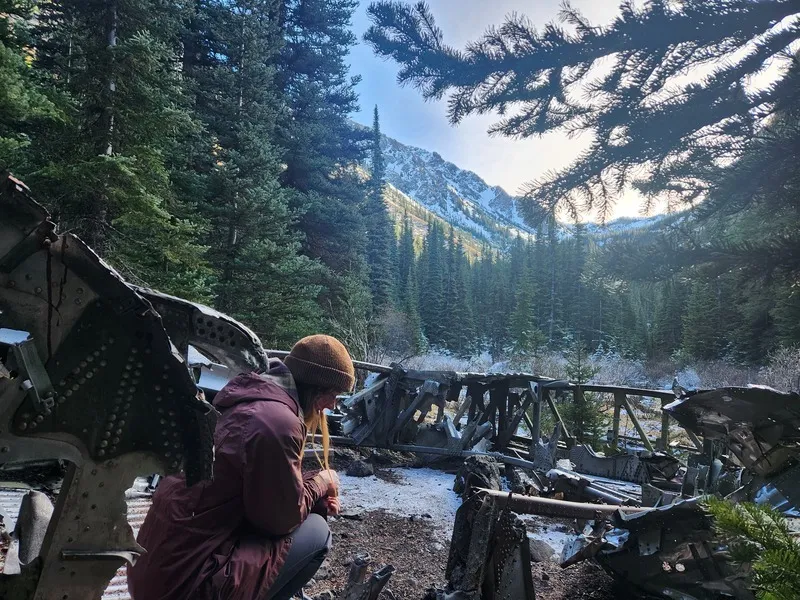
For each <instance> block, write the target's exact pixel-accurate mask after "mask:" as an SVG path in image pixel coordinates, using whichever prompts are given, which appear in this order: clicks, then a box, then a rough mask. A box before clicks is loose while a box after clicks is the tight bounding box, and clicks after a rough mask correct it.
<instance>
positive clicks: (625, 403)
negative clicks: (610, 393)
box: [622, 397, 656, 452]
mask: <svg viewBox="0 0 800 600" xmlns="http://www.w3.org/2000/svg"><path fill="white" fill-rule="evenodd" d="M622 406H623V407H625V411H626V412H627V413H628V416H629V417H630V418H631V421H632V422H633V426H634V427H635V428H636V431H637V432H638V433H639V437H640V438H641V440H642V444H644V447H645V448H647V449H648V450H649V451H650V452H655V451H656V450H655V448H653V444H651V443H650V440H649V439H648V438H647V434H646V433H645V431H644V428H643V427H642V424H641V423H640V422H639V419H638V418H637V417H636V415H635V414H634V412H633V407H632V406H631V403H630V402H628V398H627V397H625V398H623V400H622Z"/></svg>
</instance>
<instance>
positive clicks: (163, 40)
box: [0, 0, 370, 346]
mask: <svg viewBox="0 0 800 600" xmlns="http://www.w3.org/2000/svg"><path fill="white" fill-rule="evenodd" d="M356 4H357V3H356V2H355V1H353V0H338V1H335V2H330V1H327V0H303V1H302V2H300V1H296V2H293V1H284V0H197V1H195V2H178V1H167V2H164V1H161V0H89V1H84V0H81V1H78V0H59V1H51V0H4V1H3V2H2V4H0V169H2V170H10V171H12V172H13V173H14V174H15V175H17V176H18V177H21V178H22V179H24V180H25V181H26V183H28V184H29V185H30V186H31V188H32V190H33V192H34V194H35V195H36V197H37V198H38V199H39V200H40V201H42V202H43V203H44V204H45V205H46V206H47V207H48V208H49V209H50V210H51V211H52V213H53V215H54V219H55V220H56V221H57V223H58V225H59V227H60V228H61V229H62V230H68V231H72V232H74V233H76V234H78V235H79V236H80V237H81V238H83V239H84V240H85V241H86V242H87V243H88V244H89V245H91V246H92V248H94V249H95V250H96V251H98V252H99V253H100V254H101V255H102V256H103V257H104V258H106V259H107V260H108V261H109V262H111V264H113V265H114V266H115V267H116V268H117V269H118V270H120V272H121V273H122V274H123V275H124V276H125V277H126V278H127V279H129V280H132V281H133V282H135V283H139V284H144V285H150V286H153V287H156V288H159V289H161V290H163V291H166V292H170V293H175V294H179V295H181V296H185V297H188V298H191V299H194V300H201V301H205V302H210V303H213V304H214V305H215V306H216V307H218V308H220V309H221V310H223V311H226V312H228V313H230V314H232V315H234V316H236V317H238V318H241V319H243V320H244V321H246V322H247V323H248V324H249V325H251V326H252V327H253V328H254V329H256V330H257V331H258V332H259V333H260V334H261V335H262V336H263V339H264V341H265V343H267V344H269V345H273V344H275V345H281V346H286V345H288V344H290V343H292V342H293V341H294V340H295V339H296V338H297V337H298V336H300V335H302V334H305V333H311V332H313V331H318V330H321V329H324V328H325V327H326V322H327V321H326V316H327V317H333V316H335V313H336V311H337V310H340V309H341V307H342V306H344V305H346V304H347V305H349V304H352V303H353V301H354V299H356V298H358V299H359V310H360V311H361V313H363V314H366V313H368V312H369V310H370V300H369V293H368V292H367V293H366V294H364V293H363V292H364V291H366V290H368V287H369V285H368V280H367V267H366V263H365V260H364V257H363V255H364V247H365V240H366V236H367V231H366V223H365V221H364V219H363V218H362V216H361V211H362V208H363V205H364V202H365V199H366V197H367V191H368V189H367V185H366V184H365V182H364V181H363V178H362V176H361V175H360V174H359V170H358V169H357V166H358V164H359V163H360V162H361V161H362V159H363V158H364V156H365V153H366V151H367V149H368V147H369V142H368V139H367V137H366V136H365V135H364V134H363V133H362V132H361V131H360V130H358V129H356V128H355V127H353V125H352V123H351V122H350V121H349V116H350V114H351V113H352V112H353V111H354V110H355V109H356V108H357V107H356V101H357V97H356V94H355V91H354V86H355V84H356V83H357V80H353V79H351V78H350V77H349V76H348V74H347V65H346V64H345V58H346V55H347V52H348V51H349V48H350V46H352V45H353V43H354V42H355V37H354V35H353V33H352V32H351V31H350V18H351V16H352V13H353V10H354V9H355V7H356ZM334 221H336V222H337V223H338V224H339V225H341V226H340V227H335V228H334V227H330V223H331V222H334ZM365 298H366V299H365Z"/></svg>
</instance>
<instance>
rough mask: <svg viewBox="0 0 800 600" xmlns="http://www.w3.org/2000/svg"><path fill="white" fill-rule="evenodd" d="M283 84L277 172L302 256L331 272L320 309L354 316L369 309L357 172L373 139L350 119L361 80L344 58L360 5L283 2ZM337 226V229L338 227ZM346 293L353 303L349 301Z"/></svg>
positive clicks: (362, 191) (329, 0)
mask: <svg viewBox="0 0 800 600" xmlns="http://www.w3.org/2000/svg"><path fill="white" fill-rule="evenodd" d="M283 4H284V10H283V13H282V24H283V30H284V39H285V43H284V45H283V50H282V51H281V54H280V64H279V70H278V74H279V82H280V88H281V90H282V93H283V99H284V102H285V103H286V106H287V114H286V117H285V118H284V119H282V120H281V122H280V123H279V126H278V128H277V131H276V133H277V142H278V143H279V144H280V146H281V147H282V148H283V149H284V153H283V162H284V164H285V168H284V169H283V170H282V171H281V173H280V182H281V185H282V187H283V188H284V189H285V190H286V191H287V192H288V194H289V196H288V198H289V199H290V206H291V207H292V208H293V209H294V210H296V211H297V212H298V214H299V215H300V218H299V222H298V225H299V227H300V230H301V231H302V232H303V234H304V235H305V239H304V241H303V252H304V253H305V254H306V255H307V256H309V257H311V258H314V259H319V260H320V261H321V263H322V264H323V265H324V266H325V267H326V272H325V278H324V280H323V283H324V289H323V290H322V297H321V301H322V305H323V306H324V307H325V308H326V310H328V311H333V312H334V313H336V311H337V310H338V307H340V306H341V307H343V308H346V310H348V311H349V310H351V309H352V306H353V301H352V300H354V298H355V297H357V298H359V299H362V300H359V305H360V306H361V310H362V311H364V313H365V314H367V313H368V312H369V311H370V310H371V306H370V305H369V303H365V302H364V301H363V298H364V296H363V294H361V293H360V292H358V293H356V291H355V290H356V287H354V283H353V282H354V281H357V282H358V285H359V286H363V287H366V288H367V289H368V287H369V278H368V277H369V274H368V267H367V261H366V259H365V255H366V244H367V234H366V232H367V229H366V226H365V222H364V216H363V214H362V209H363V206H364V201H365V197H366V193H367V186H366V184H365V183H364V182H362V180H361V176H360V174H359V171H358V169H357V165H358V164H359V163H360V162H361V161H362V159H363V158H364V156H365V153H366V151H367V150H368V149H369V132H365V131H362V130H361V129H360V128H357V127H355V126H354V125H353V123H352V122H351V121H350V119H349V117H350V115H351V114H352V113H354V112H355V111H356V109H357V101H358V96H357V93H356V90H355V86H356V85H357V83H358V81H359V78H358V77H350V76H349V75H348V64H347V55H348V53H349V52H350V48H351V47H352V46H353V45H354V44H355V43H356V37H355V35H354V34H353V32H352V30H351V19H352V15H353V11H354V10H355V8H356V6H357V5H358V2H357V1H356V0H285V2H284V3H283ZM334 224H335V226H334ZM348 290H350V291H353V294H354V295H355V296H354V298H350V299H348V298H346V296H347V295H348V293H349V292H348Z"/></svg>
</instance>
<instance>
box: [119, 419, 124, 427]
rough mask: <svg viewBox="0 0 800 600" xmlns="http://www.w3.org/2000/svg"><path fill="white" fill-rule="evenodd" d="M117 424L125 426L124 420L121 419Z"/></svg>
mask: <svg viewBox="0 0 800 600" xmlns="http://www.w3.org/2000/svg"><path fill="white" fill-rule="evenodd" d="M117 425H119V426H120V427H125V420H124V419H123V420H122V421H120V422H119V423H117Z"/></svg>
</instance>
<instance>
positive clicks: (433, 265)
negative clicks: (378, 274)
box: [418, 221, 447, 348]
mask: <svg viewBox="0 0 800 600" xmlns="http://www.w3.org/2000/svg"><path fill="white" fill-rule="evenodd" d="M419 264H420V269H419V273H418V275H419V312H420V318H421V321H422V329H423V331H424V332H425V337H426V338H427V339H428V342H429V343H430V344H431V346H434V347H438V348H441V347H444V345H445V343H446V339H445V328H444V321H443V318H442V316H443V314H444V311H445V309H446V308H445V281H446V278H447V272H446V268H447V263H446V260H445V245H444V232H443V231H442V227H441V225H439V224H438V222H436V221H433V222H431V223H430V224H429V225H428V235H427V236H426V237H425V241H424V243H423V247H422V254H421V255H420V259H419Z"/></svg>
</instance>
